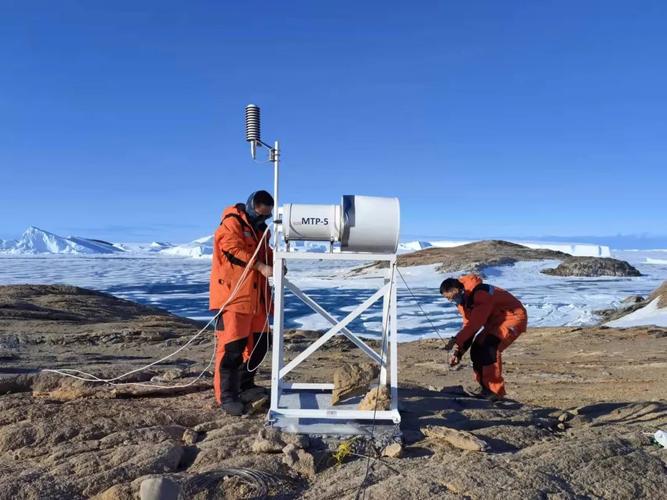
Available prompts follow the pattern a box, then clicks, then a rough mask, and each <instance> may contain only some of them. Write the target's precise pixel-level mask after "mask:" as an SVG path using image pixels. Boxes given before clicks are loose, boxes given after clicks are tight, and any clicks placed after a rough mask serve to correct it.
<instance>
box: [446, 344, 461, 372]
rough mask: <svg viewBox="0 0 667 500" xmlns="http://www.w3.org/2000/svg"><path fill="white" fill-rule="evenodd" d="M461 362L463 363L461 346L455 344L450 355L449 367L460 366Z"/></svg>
mask: <svg viewBox="0 0 667 500" xmlns="http://www.w3.org/2000/svg"><path fill="white" fill-rule="evenodd" d="M460 362H461V351H460V349H459V346H458V345H456V344H454V347H453V348H452V352H451V354H450V355H449V366H451V367H454V366H456V365H458V364H459V363H460Z"/></svg>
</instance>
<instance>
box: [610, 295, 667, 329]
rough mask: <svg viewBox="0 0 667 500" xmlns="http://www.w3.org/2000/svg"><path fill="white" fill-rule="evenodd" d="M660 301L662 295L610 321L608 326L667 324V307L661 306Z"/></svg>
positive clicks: (625, 326) (627, 326) (624, 326)
mask: <svg viewBox="0 0 667 500" xmlns="http://www.w3.org/2000/svg"><path fill="white" fill-rule="evenodd" d="M658 302H660V297H656V298H655V299H653V300H652V301H651V302H650V303H649V304H648V305H646V306H644V307H642V308H641V309H637V310H636V311H633V312H631V313H630V314H628V315H626V316H623V317H622V318H619V319H616V320H614V321H610V322H609V323H607V324H606V326H613V327H616V328H629V327H631V326H646V325H655V326H667V308H659V307H658Z"/></svg>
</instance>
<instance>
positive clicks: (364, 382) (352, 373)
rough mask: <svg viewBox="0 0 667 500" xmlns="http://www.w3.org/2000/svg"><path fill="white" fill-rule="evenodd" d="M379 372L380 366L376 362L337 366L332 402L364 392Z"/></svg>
mask: <svg viewBox="0 0 667 500" xmlns="http://www.w3.org/2000/svg"><path fill="white" fill-rule="evenodd" d="M379 373H380V368H379V367H378V366H377V365H376V364H375V363H351V364H350V363H348V364H345V365H343V366H341V367H340V368H337V369H336V371H335V372H334V389H333V393H332V394H331V404H336V403H338V402H339V401H342V400H345V399H347V398H351V397H352V396H359V395H361V394H364V393H365V392H366V391H368V387H369V386H370V383H371V381H372V380H373V379H374V378H375V377H377V376H378V374H379Z"/></svg>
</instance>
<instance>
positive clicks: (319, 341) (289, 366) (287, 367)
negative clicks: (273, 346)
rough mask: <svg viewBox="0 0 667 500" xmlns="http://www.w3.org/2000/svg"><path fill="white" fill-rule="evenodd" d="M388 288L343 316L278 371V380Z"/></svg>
mask: <svg viewBox="0 0 667 500" xmlns="http://www.w3.org/2000/svg"><path fill="white" fill-rule="evenodd" d="M388 288H389V284H386V285H384V286H383V287H382V288H380V289H379V290H378V291H377V292H375V293H374V294H373V295H371V296H370V297H369V298H368V299H366V300H365V301H364V302H363V303H361V304H359V306H357V308H356V309H355V310H354V311H352V312H351V313H350V314H348V315H347V316H345V318H343V320H342V321H340V323H338V324H337V325H334V326H332V327H331V328H330V329H329V331H328V332H327V333H325V334H324V335H322V336H321V337H320V338H319V339H317V340H316V341H315V342H313V343H312V344H310V346H308V348H307V349H306V350H305V351H303V352H302V353H300V354H299V355H298V356H297V357H296V358H294V359H293V360H292V361H290V362H289V363H288V364H287V365H285V366H284V367H283V368H282V369H281V370H280V373H279V374H278V378H280V379H282V378H283V377H285V375H287V374H288V373H289V372H291V371H292V370H293V369H294V368H296V367H297V366H299V365H300V364H301V363H302V362H303V361H304V360H305V359H306V358H308V356H310V355H311V354H313V353H314V352H315V351H317V350H318V349H319V348H320V347H321V346H322V345H323V344H324V343H325V342H326V341H327V340H329V339H330V338H331V337H333V336H334V335H336V334H337V333H338V332H340V331H341V330H342V329H343V328H345V327H346V326H347V325H348V324H350V322H351V321H353V320H354V319H355V318H356V317H357V316H359V315H361V313H363V312H364V311H365V310H366V309H368V308H369V307H370V306H371V305H373V303H374V302H376V301H377V300H378V299H379V298H380V297H382V296H383V295H384V294H385V292H386V291H387V289H388Z"/></svg>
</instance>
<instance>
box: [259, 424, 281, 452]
mask: <svg viewBox="0 0 667 500" xmlns="http://www.w3.org/2000/svg"><path fill="white" fill-rule="evenodd" d="M284 447H285V442H284V441H283V440H282V438H281V435H280V431H278V430H276V429H269V428H265V429H260V431H259V433H258V434H257V438H256V439H255V442H254V443H252V446H251V450H252V451H253V452H254V453H280V452H281V451H282V450H283V448H284Z"/></svg>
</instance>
